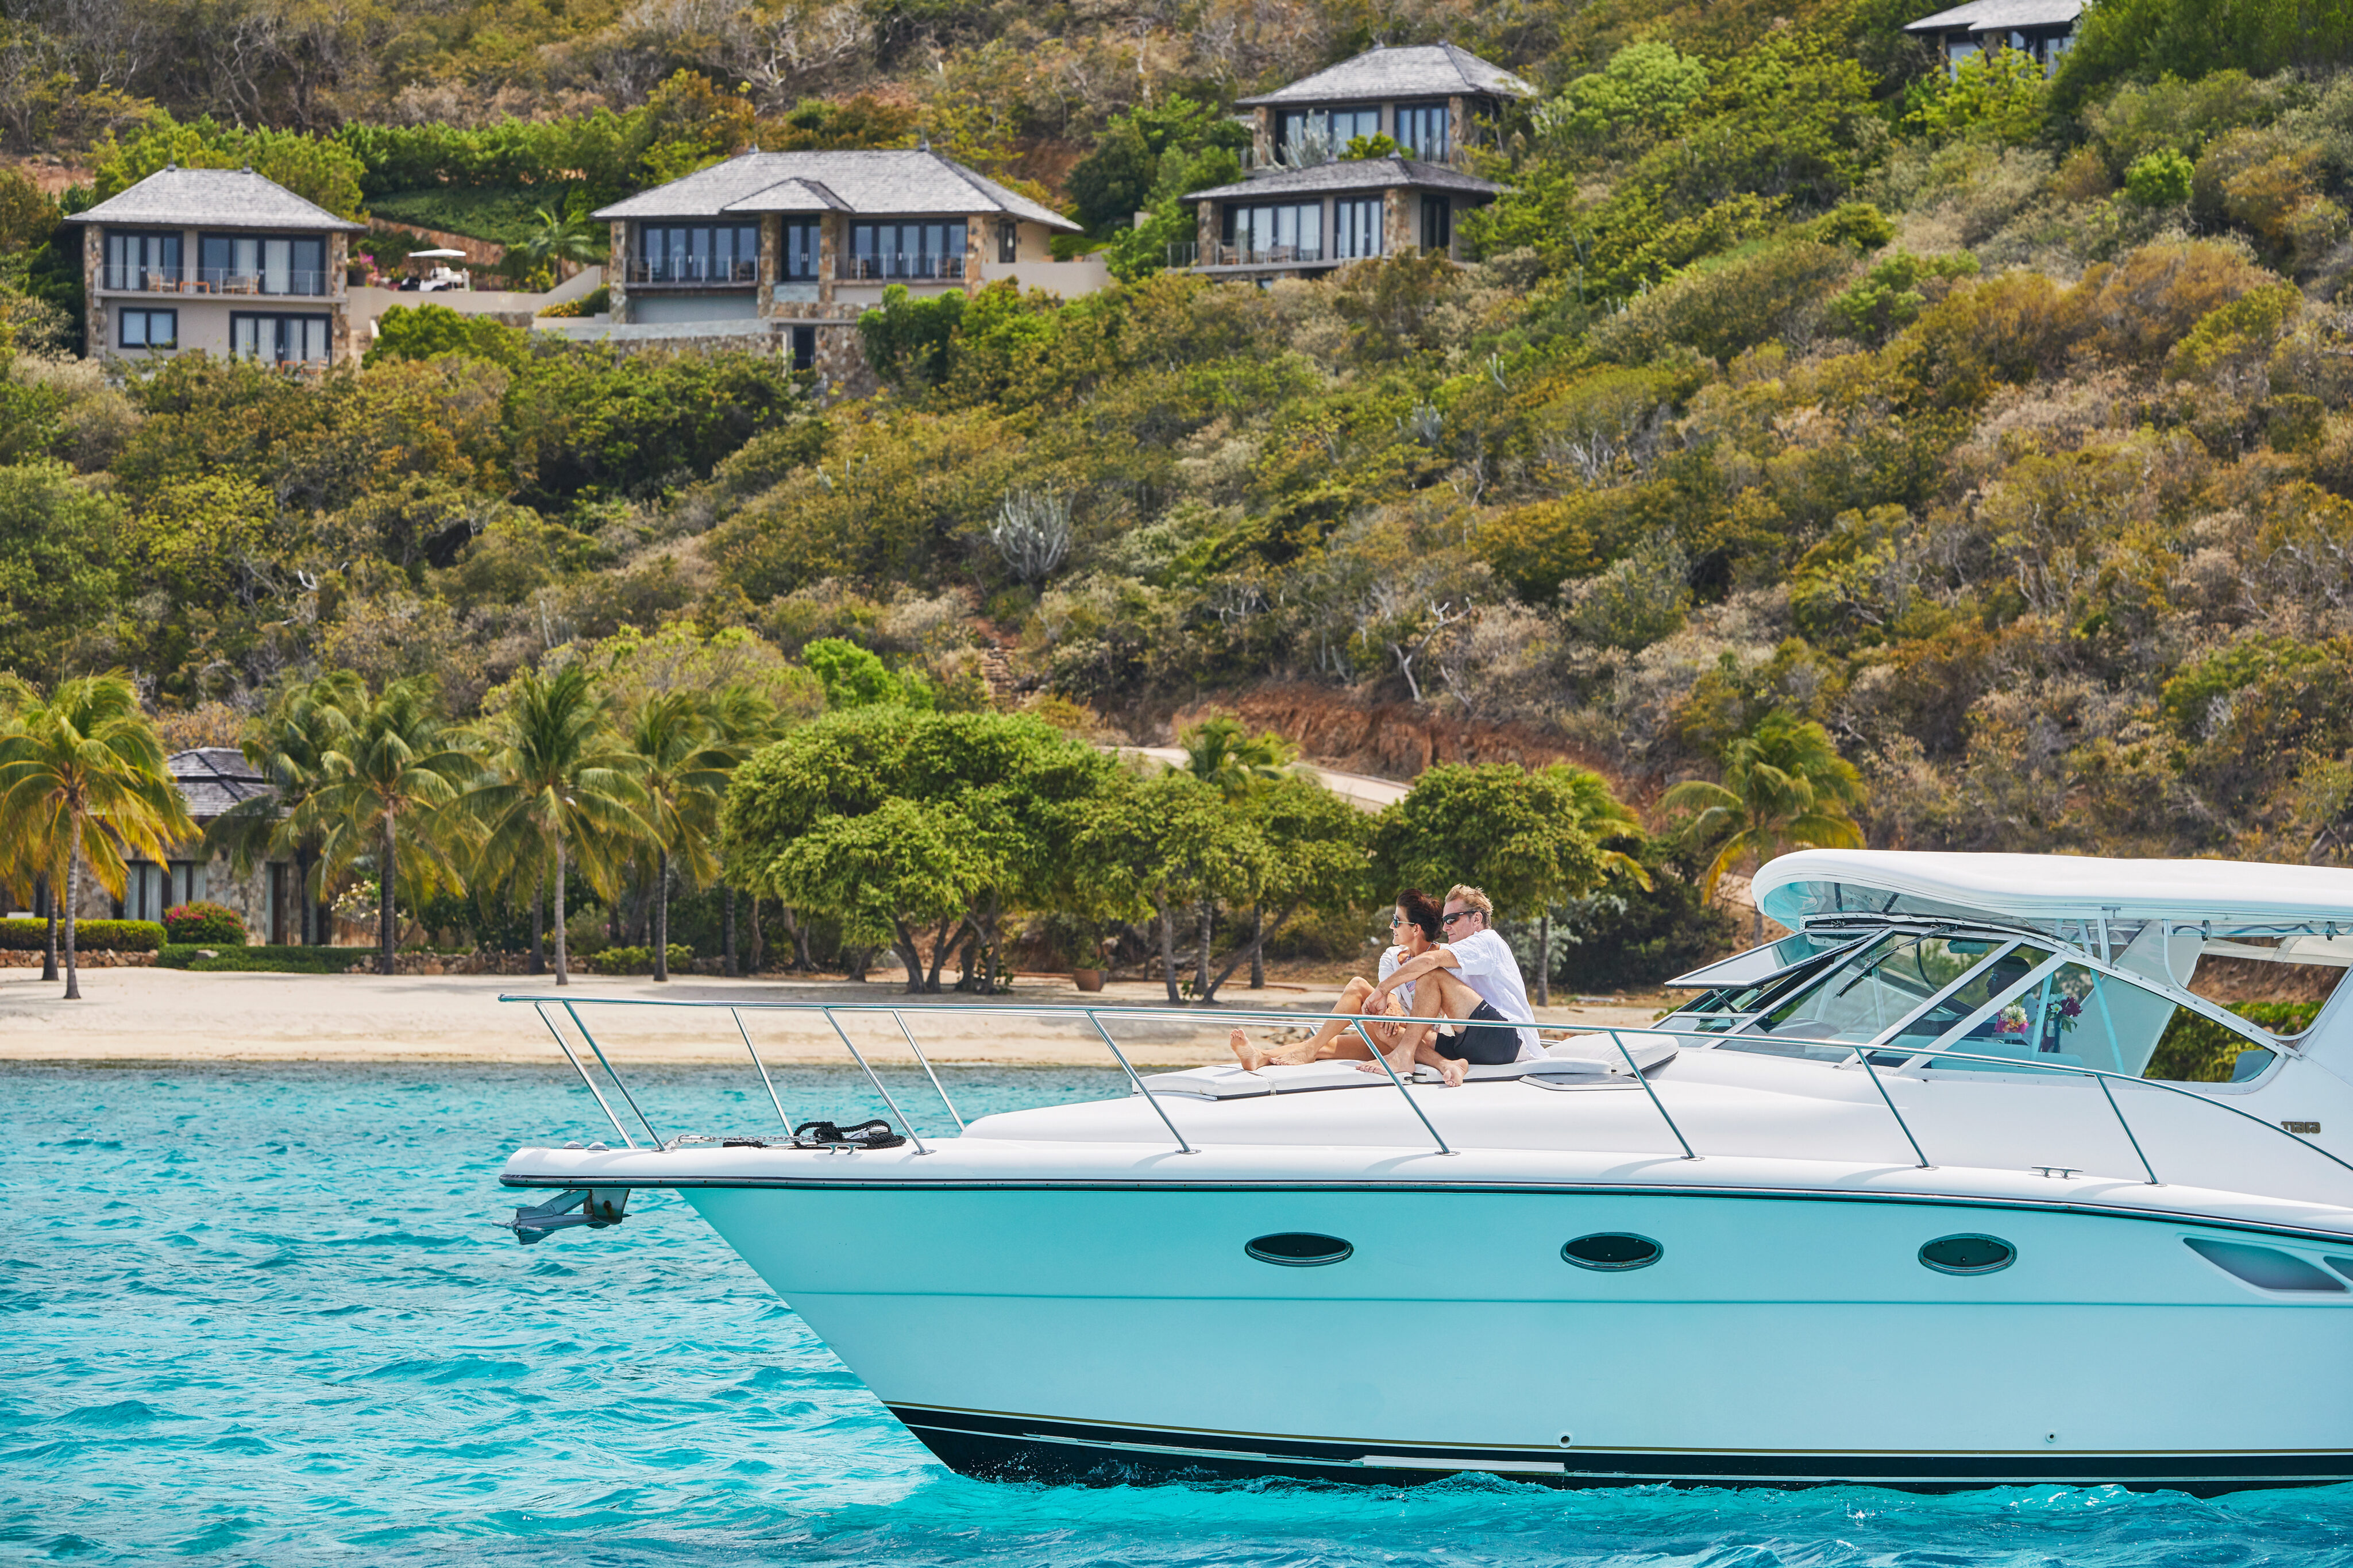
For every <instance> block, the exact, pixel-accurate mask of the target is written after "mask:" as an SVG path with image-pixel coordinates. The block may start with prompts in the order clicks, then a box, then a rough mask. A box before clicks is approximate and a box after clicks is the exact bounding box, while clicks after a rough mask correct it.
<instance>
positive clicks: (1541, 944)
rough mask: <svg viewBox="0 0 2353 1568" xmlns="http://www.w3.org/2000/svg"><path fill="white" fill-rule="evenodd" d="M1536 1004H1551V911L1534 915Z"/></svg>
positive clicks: (1543, 1005) (1542, 1005) (1546, 1005)
mask: <svg viewBox="0 0 2353 1568" xmlns="http://www.w3.org/2000/svg"><path fill="white" fill-rule="evenodd" d="M1536 1005H1537V1006H1539V1007H1549V1006H1551V1005H1552V911H1551V910H1546V911H1545V912H1544V913H1542V914H1540V915H1538V916H1537V917H1536Z"/></svg>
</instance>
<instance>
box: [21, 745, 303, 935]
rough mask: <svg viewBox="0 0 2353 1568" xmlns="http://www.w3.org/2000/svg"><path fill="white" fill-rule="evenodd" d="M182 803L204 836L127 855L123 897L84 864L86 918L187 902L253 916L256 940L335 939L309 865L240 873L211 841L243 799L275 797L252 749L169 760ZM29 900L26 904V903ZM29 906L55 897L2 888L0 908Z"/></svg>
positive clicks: (197, 751) (273, 864)
mask: <svg viewBox="0 0 2353 1568" xmlns="http://www.w3.org/2000/svg"><path fill="white" fill-rule="evenodd" d="M164 765H165V767H166V768H167V769H168V770H169V772H170V773H171V775H172V783H173V784H174V785H175V786H176V787H177V788H178V789H179V792H180V801H181V804H182V805H185V806H186V807H187V808H188V816H190V817H192V818H194V819H195V825H196V829H197V831H196V836H195V837H193V838H191V839H189V840H188V841H187V842H186V843H185V844H175V845H173V846H172V847H170V848H168V849H166V850H165V851H164V858H162V859H160V860H147V859H142V858H137V857H135V856H131V857H126V858H125V865H124V870H125V872H126V875H125V877H124V879H123V886H122V897H121V898H119V899H118V898H116V897H114V896H113V895H112V894H111V893H109V892H108V891H107V890H106V889H105V888H104V887H103V886H101V885H100V882H99V879H98V878H97V877H96V876H95V875H94V874H92V872H91V871H90V866H89V861H88V859H87V858H85V859H84V860H83V863H82V877H81V900H80V902H79V906H78V907H77V910H76V912H77V913H78V914H79V917H80V918H81V919H83V920H132V921H161V920H162V919H163V918H164V910H168V909H172V908H174V907H175V906H177V905H180V904H192V903H202V902H211V903H216V904H222V905H226V906H227V908H229V909H232V910H236V911H237V915H238V916H239V917H240V918H241V919H243V921H245V929H246V933H247V936H248V940H250V941H253V942H290V943H310V942H323V941H329V940H332V931H330V930H329V925H330V917H328V916H327V914H326V913H325V912H324V911H322V910H319V909H317V908H315V907H313V906H312V905H311V901H310V900H309V899H308V898H307V897H306V895H305V893H304V887H303V884H304V880H305V877H306V874H307V872H308V870H309V868H308V867H306V866H301V865H298V864H296V863H295V862H293V861H290V860H286V859H280V858H269V859H268V860H265V861H263V862H262V863H260V864H258V865H256V866H254V867H253V868H252V869H251V870H249V871H247V872H245V873H243V874H239V873H238V871H237V868H236V866H235V864H234V863H233V862H232V860H231V858H230V857H228V856H227V855H226V854H216V853H214V852H213V850H212V848H211V847H209V846H208V845H206V843H205V840H204V830H205V829H206V828H208V827H210V826H212V825H213V823H214V822H215V821H216V820H218V819H219V818H220V817H221V816H224V815H226V814H227V812H228V810H229V808H230V807H232V806H234V805H237V804H238V803H239V802H241V801H248V800H256V799H264V798H267V797H268V796H269V794H270V787H269V781H268V780H267V779H265V778H263V777H262V775H261V772H260V770H259V769H258V768H256V767H255V766H254V765H253V764H252V763H248V762H247V761H246V760H245V754H244V753H243V752H239V751H237V750H236V749H234V748H233V747H228V746H198V747H195V748H194V749H193V750H190V751H185V752H173V753H172V754H171V756H170V757H168V758H166V759H165V762H164ZM19 900H22V902H21V904H20V903H19ZM11 907H21V908H22V909H24V910H26V912H28V913H30V914H33V915H36V916H46V915H47V913H48V912H49V911H48V900H47V897H46V896H45V895H44V894H43V893H42V892H41V891H40V890H39V889H30V888H16V889H7V888H5V887H0V911H5V910H8V909H9V908H11Z"/></svg>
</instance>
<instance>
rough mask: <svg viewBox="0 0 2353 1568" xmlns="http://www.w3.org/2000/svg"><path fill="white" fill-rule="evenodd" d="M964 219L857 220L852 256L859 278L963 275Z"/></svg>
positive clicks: (852, 233) (851, 240)
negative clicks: (924, 221) (951, 221)
mask: <svg viewBox="0 0 2353 1568" xmlns="http://www.w3.org/2000/svg"><path fill="white" fill-rule="evenodd" d="M964 255H965V226H964V224H963V223H962V222H960V221H959V222H955V223H947V222H936V221H935V222H931V223H854V224H851V225H850V226H849V256H850V265H851V268H852V271H853V274H854V275H855V276H857V277H860V278H962V277H963V276H964Z"/></svg>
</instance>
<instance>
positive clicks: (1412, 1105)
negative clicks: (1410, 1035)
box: [1356, 1015, 1454, 1154]
mask: <svg viewBox="0 0 2353 1568" xmlns="http://www.w3.org/2000/svg"><path fill="white" fill-rule="evenodd" d="M1356 1033H1357V1034H1358V1035H1360V1036H1362V1037H1364V1041H1365V1048H1366V1050H1368V1051H1370V1052H1372V1053H1373V1060H1375V1061H1377V1062H1378V1063H1380V1064H1381V1070H1382V1071H1383V1072H1385V1073H1387V1074H1388V1075H1389V1081H1390V1082H1391V1083H1393V1084H1395V1085H1397V1091H1398V1094H1400V1095H1402V1096H1404V1097H1405V1106H1406V1109H1407V1110H1410V1111H1412V1112H1413V1115H1414V1120H1415V1121H1419V1122H1420V1123H1421V1130H1422V1131H1425V1132H1427V1133H1429V1134H1430V1142H1433V1143H1435V1144H1437V1145H1438V1152H1440V1153H1441V1154H1451V1153H1453V1152H1454V1151H1453V1150H1451V1149H1450V1148H1448V1147H1447V1146H1446V1140H1445V1139H1444V1138H1443V1137H1442V1136H1440V1133H1439V1131H1438V1129H1437V1128H1436V1127H1434V1126H1432V1125H1430V1118H1429V1117H1428V1116H1427V1115H1425V1114H1424V1113H1423V1111H1422V1109H1421V1102H1420V1101H1419V1100H1415V1099H1414V1097H1413V1094H1412V1092H1411V1091H1410V1090H1409V1089H1407V1088H1406V1086H1405V1079H1401V1078H1399V1077H1398V1075H1397V1068H1393V1067H1391V1066H1389V1058H1387V1057H1385V1056H1383V1055H1381V1048H1380V1047H1378V1046H1377V1045H1375V1044H1373V1037H1372V1036H1371V1034H1369V1033H1368V1032H1367V1031H1366V1028H1365V1020H1364V1018H1363V1016H1361V1015H1360V1016H1358V1017H1357V1019H1356Z"/></svg>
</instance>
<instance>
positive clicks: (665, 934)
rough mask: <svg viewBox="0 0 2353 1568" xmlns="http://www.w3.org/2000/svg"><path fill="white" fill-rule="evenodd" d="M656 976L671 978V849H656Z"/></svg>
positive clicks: (664, 978)
mask: <svg viewBox="0 0 2353 1568" xmlns="http://www.w3.org/2000/svg"><path fill="white" fill-rule="evenodd" d="M653 893H654V978H655V979H656V980H658V981H666V980H668V979H669V978H670V851H669V850H667V849H657V850H655V851H654V888H653Z"/></svg>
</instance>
